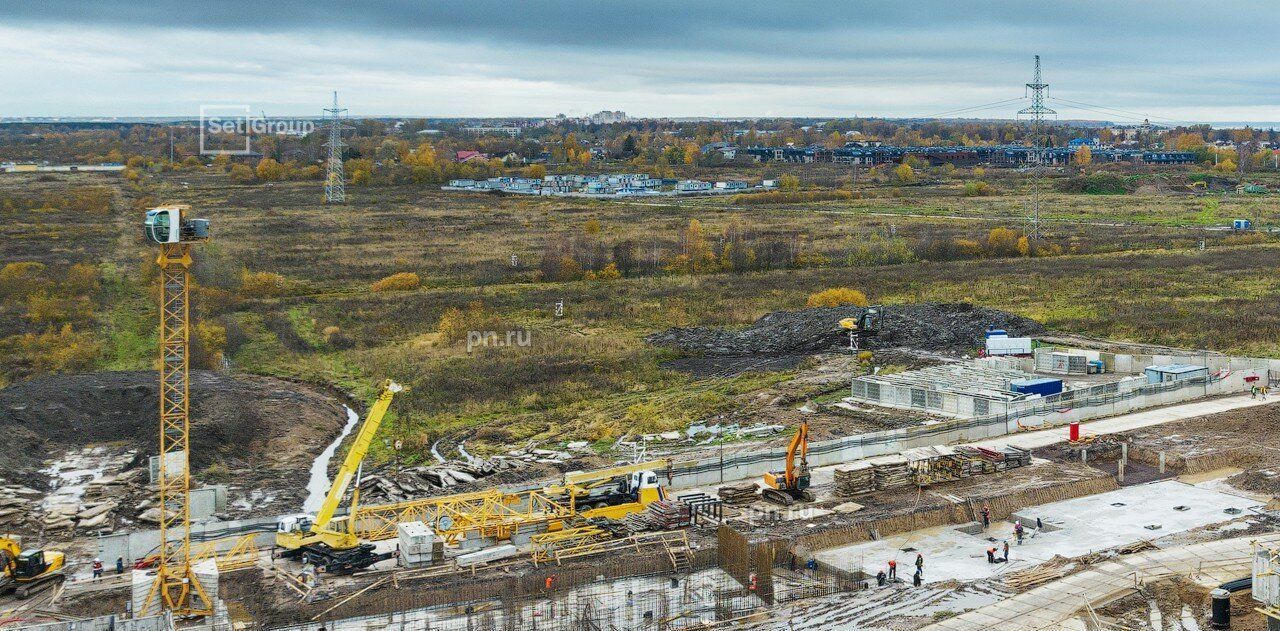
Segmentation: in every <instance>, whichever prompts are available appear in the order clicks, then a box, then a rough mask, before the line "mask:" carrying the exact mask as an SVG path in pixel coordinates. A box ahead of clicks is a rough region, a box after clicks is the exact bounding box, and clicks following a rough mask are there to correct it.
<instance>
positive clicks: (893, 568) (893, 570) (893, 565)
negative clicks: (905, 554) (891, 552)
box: [889, 559, 898, 581]
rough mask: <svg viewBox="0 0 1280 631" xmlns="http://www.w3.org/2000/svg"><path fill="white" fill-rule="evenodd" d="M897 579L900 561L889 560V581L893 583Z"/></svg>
mask: <svg viewBox="0 0 1280 631" xmlns="http://www.w3.org/2000/svg"><path fill="white" fill-rule="evenodd" d="M895 578H898V561H897V560H896V559H889V580H891V581H892V580H893V579H895Z"/></svg>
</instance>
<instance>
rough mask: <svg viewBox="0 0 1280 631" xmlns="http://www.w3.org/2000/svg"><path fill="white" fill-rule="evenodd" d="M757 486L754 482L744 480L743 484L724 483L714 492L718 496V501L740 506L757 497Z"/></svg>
mask: <svg viewBox="0 0 1280 631" xmlns="http://www.w3.org/2000/svg"><path fill="white" fill-rule="evenodd" d="M757 490H758V488H757V487H756V483H755V482H746V483H743V484H726V485H725V486H722V487H720V490H719V491H717V492H716V494H717V495H718V496H719V497H720V501H722V502H724V503H725V504H728V505H730V506H740V505H742V504H750V503H751V502H754V501H756V500H757V499H759V495H757V494H756V492H757Z"/></svg>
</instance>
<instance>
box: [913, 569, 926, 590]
mask: <svg viewBox="0 0 1280 631" xmlns="http://www.w3.org/2000/svg"><path fill="white" fill-rule="evenodd" d="M923 582H924V575H922V574H921V573H920V568H916V573H915V576H912V577H911V584H912V585H914V586H916V587H919V586H920V584H921V583H923Z"/></svg>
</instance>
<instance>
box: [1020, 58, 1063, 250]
mask: <svg viewBox="0 0 1280 631" xmlns="http://www.w3.org/2000/svg"><path fill="white" fill-rule="evenodd" d="M1027 91H1028V92H1030V93H1031V106H1030V107H1024V108H1022V109H1021V110H1018V117H1019V118H1021V117H1022V116H1030V117H1031V133H1030V134H1029V136H1028V138H1027V141H1028V144H1030V145H1031V163H1032V164H1033V165H1035V167H1034V168H1035V171H1036V174H1037V175H1038V174H1039V167H1040V165H1041V163H1043V162H1044V158H1045V147H1046V146H1047V145H1048V140H1049V139H1048V135H1047V134H1046V133H1045V128H1044V118H1045V116H1047V115H1056V114H1057V112H1055V111H1053V110H1051V109H1049V108H1048V107H1045V104H1044V98H1045V95H1046V94H1047V93H1048V92H1049V84H1047V83H1045V82H1044V80H1043V79H1041V78H1040V55H1036V73H1035V78H1034V79H1032V80H1031V83H1028V84H1027ZM1037 189H1038V186H1037V184H1036V183H1034V182H1033V183H1032V185H1031V244H1032V248H1033V249H1034V247H1035V243H1036V241H1038V240H1039V239H1040V195H1039V191H1038V190H1037Z"/></svg>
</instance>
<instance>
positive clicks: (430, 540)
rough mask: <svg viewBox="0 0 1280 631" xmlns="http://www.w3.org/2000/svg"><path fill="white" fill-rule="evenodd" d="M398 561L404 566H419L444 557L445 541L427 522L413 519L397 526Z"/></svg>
mask: <svg viewBox="0 0 1280 631" xmlns="http://www.w3.org/2000/svg"><path fill="white" fill-rule="evenodd" d="M396 534H397V536H398V538H399V542H398V543H399V546H397V550H398V552H399V557H398V559H397V560H398V561H399V564H400V565H401V566H402V567H419V566H423V565H427V564H430V563H431V562H433V561H439V560H441V559H443V558H444V541H442V540H441V539H440V537H438V536H436V533H435V532H433V531H432V530H431V529H430V528H428V527H427V525H426V524H424V523H422V522H420V521H411V522H406V523H403V524H400V525H399V526H397V527H396Z"/></svg>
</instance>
